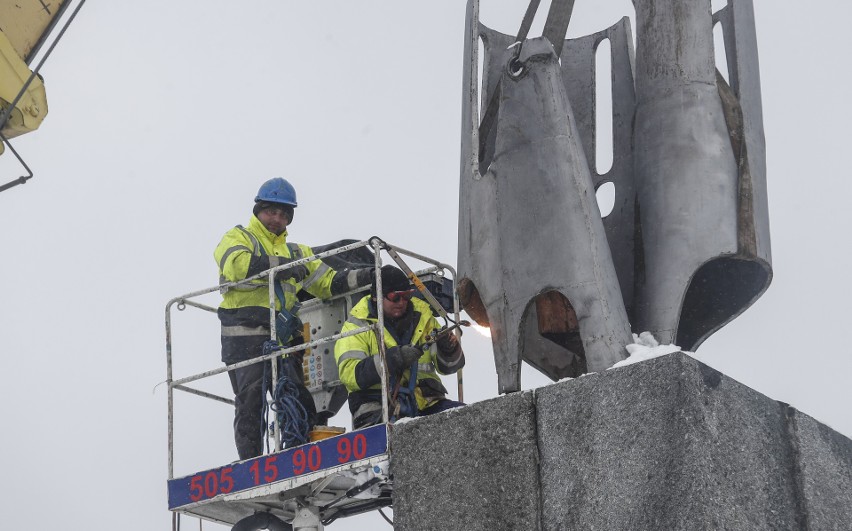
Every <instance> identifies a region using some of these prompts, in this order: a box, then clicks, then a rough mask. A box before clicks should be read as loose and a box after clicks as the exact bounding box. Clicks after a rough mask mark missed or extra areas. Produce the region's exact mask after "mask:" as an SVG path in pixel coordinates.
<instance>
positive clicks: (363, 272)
mask: <svg viewBox="0 0 852 531" xmlns="http://www.w3.org/2000/svg"><path fill="white" fill-rule="evenodd" d="M375 278H376V270H375V269H373V268H372V267H365V268H363V269H359V270H358V271H356V272H355V282H356V283H357V284H358V285H357V286H350V288H351V289H355V288H363V287H364V286H369V285H371V284H372V283H373V280H374V279H375Z"/></svg>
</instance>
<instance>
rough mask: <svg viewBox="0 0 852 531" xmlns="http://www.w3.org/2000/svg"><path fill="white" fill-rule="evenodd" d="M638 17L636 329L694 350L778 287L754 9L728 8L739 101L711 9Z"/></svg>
mask: <svg viewBox="0 0 852 531" xmlns="http://www.w3.org/2000/svg"><path fill="white" fill-rule="evenodd" d="M635 5H636V13H637V24H636V27H637V44H636V98H637V108H636V119H635V129H634V146H635V152H634V156H635V171H636V173H635V177H636V190H637V196H636V208H637V216H638V220H639V224H640V226H639V227H638V230H637V233H636V234H637V237H638V239H637V241H636V242H635V244H636V253H637V257H636V272H635V276H636V284H635V296H636V299H635V306H634V314H633V316H634V325H635V328H636V329H638V330H650V331H652V332H653V333H654V335H655V336H657V338H658V339H659V340H660V341H661V342H665V343H669V342H674V343H677V344H678V345H680V346H681V347H684V348H685V349H687V350H695V348H697V347H698V345H700V344H701V342H702V341H704V339H706V338H707V337H708V336H709V335H710V334H712V333H713V332H715V331H716V330H718V329H719V328H721V327H722V326H724V324H726V323H727V322H729V321H730V320H732V319H733V318H734V317H736V316H737V315H739V314H740V313H741V312H743V311H744V310H745V309H746V308H747V307H748V306H750V305H751V304H752V303H753V302H754V301H755V300H756V299H757V298H758V297H759V296H760V295H761V294H762V293H763V291H765V290H766V288H767V287H768V285H769V282H770V280H771V275H772V272H771V265H770V263H771V257H770V248H769V219H768V209H767V207H766V175H765V163H764V146H763V126H762V118H761V111H760V96H759V93H760V89H759V79H758V78H757V75H758V74H757V71H758V65H757V51H756V46H755V40H754V20H753V14H752V11H751V1H750V0H729V5H728V7H727V8H726V9H727V10H729V11H728V12H727V15H725V17H726V19H728V22H727V23H726V24H727V28H726V34H727V35H726V39H727V41H728V42H729V43H730V45H729V46H728V48H733V50H729V58H732V59H733V63H732V71H733V72H735V73H736V80H737V85H736V86H735V87H734V88H733V89H732V88H731V87H729V86H728V85H727V83H725V81H724V79H722V78H721V76H719V75H718V73H717V71H716V67H715V61H714V47H713V19H712V15H711V6H710V0H636V2H635ZM729 62H731V61H730V60H729ZM732 77H734V76H732Z"/></svg>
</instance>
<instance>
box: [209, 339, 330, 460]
mask: <svg viewBox="0 0 852 531" xmlns="http://www.w3.org/2000/svg"><path fill="white" fill-rule="evenodd" d="M240 339H242V340H243V341H242V342H241V343H242V345H241V346H243V347H244V348H245V347H246V346H247V345H246V344H247V343H248V342H249V341H248V339H249V338H240ZM264 341H266V338H258V339H257V340H256V342H257V345H255V349H254V350H255V351H256V352H257V355H258V356H260V355H261V354H262V353H263V342H264ZM224 344H225V341H223V345H224ZM229 346H230V345H229ZM243 352H245V351H243ZM231 363H235V362H234V361H231ZM264 367H266V388H267V390H268V393H269V394H270V395H271V394H272V392H273V388H272V365H271V363H270V362H269V361H265V362H263V363H255V364H253V365H249V366H248V367H243V368H241V369H234V370H232V371H228V377H229V378H230V380H231V388H232V389H233V391H234V402H235V404H234V406H235V411H234V442H235V443H236V446H237V453H238V454H239V456H240V460H244V459H250V458H252V457H257V456H259V455H260V454H262V453H263V440H264V437H263V434H264V428H265V427H264V425H263V412H262V408H263V402H264V400H266V397H265V396H264V394H263V380H264ZM278 375H279V377H281V376H282V375H286V376H287V377H289V378H290V379H291V380H292V381H294V382H296V383H297V384H298V387H299V401H300V402H301V404H302V406H303V407H304V408H305V411H306V412H307V414H308V424H309V425H310V426H311V428H313V426H314V425H315V424H316V406H315V405H314V401H313V397H312V396H311V393H310V392H309V391H308V390H307V389H306V388H305V386H304V375H303V373H302V356H301V355H291V356H289V357H287V359H284V360H280V363H279V364H278ZM269 418H270V419H274V418H275V415H274V414H270V415H269Z"/></svg>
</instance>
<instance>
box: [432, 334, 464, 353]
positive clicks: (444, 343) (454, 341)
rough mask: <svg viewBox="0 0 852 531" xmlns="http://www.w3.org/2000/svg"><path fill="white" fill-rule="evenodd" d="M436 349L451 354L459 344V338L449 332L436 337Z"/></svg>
mask: <svg viewBox="0 0 852 531" xmlns="http://www.w3.org/2000/svg"><path fill="white" fill-rule="evenodd" d="M437 343H438V349H439V350H440V351H441V352H443V353H444V354H452V353H453V352H455V351H456V349H457V348H458V346H459V338H457V337H456V335H455V334H453V333H452V332H450V333H449V334H444V335H442V336H441V337H439V338H438V341H437Z"/></svg>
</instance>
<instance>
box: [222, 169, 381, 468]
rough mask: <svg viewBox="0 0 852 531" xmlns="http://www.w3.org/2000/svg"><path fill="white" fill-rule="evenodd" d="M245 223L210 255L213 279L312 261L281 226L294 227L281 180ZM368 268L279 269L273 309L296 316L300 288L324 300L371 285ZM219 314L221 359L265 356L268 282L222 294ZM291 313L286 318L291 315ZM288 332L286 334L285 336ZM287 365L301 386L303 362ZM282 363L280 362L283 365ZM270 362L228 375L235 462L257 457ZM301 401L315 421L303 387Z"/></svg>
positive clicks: (261, 193)
mask: <svg viewBox="0 0 852 531" xmlns="http://www.w3.org/2000/svg"><path fill="white" fill-rule="evenodd" d="M254 201H255V203H254V208H253V210H252V213H253V215H252V217H251V220H250V221H249V223H248V225H247V226H245V227H243V226H241V225H237V226H236V227H234V228H233V229H231V230H229V231H228V232H227V233H225V235H224V236H223V237H222V241H221V242H219V245H218V246H217V247H216V250H215V251H214V253H213V256H214V258H215V259H216V263H217V265H218V266H219V275H220V277H219V281H220V283H222V284H224V283H227V282H237V281H240V280H244V279H246V278H247V277H251V276H253V275H256V274H258V273H261V272H263V271H265V270H267V269H270V268H272V267H276V266H279V265H282V264H286V263H289V262H291V261H294V260H298V259H301V258H305V257H308V256H313V254H314V253H313V251H312V250H311V248H310V247H308V246H307V245H302V244H298V243H293V242H288V241H287V236H288V233H287V228H288V227H289V226H290V224H291V223H293V216H294V212H295V209H296V207H297V206H298V202H297V201H296V190H295V189H294V188H293V185H292V184H290V183H289V182H288V181H287V180H286V179H283V178H281V177H276V178H274V179H270V180H268V181H266V182H265V183H263V185H261V187H260V190H258V192H257V196H256V197H255V199H254ZM371 272H372V269H371V268H364V269H355V270H349V269H342V270H340V271H335V270H334V269H332V268H331V267H329V266H328V265H327V264H325V263H323V262H321V261H319V260H312V261H309V262H306V263H304V264H302V265H298V266H294V267H291V268H287V269H282V270H280V271H279V272H278V273H277V275H276V278H275V282H276V286H275V291H276V295H277V296H276V302H275V304H276V310H277V311H278V312H279V314H278V315H279V316H282V315H285V316H287V315H289V316H290V317H295V315H293V314H295V313H296V312H297V309H298V300H299V298H298V293H299V291H300V290H303V291H305V292H307V293H308V294H310V295H312V296H314V297H318V298H321V299H326V298H329V297H332V296H334V295H339V294H342V293H346V292H348V291H352V290H354V289H356V288H359V287H361V286H366V285H368V284H370V282H371ZM223 291H224V293H223V296H222V303H221V305H220V306H219V309H218V315H219V320H220V322H221V325H222V326H221V328H222V361H223V362H225V363H226V364H229V365H230V364H233V363H237V362H240V361H244V360H249V359H252V358H256V357H258V356H261V355H263V348H264V343H265V342H267V341H269V339H270V324H269V287H268V283H267V277H261V278H259V279H256V280H254V281H251V282H250V283H248V284H240V285H237V286H233V287H230V288H228V289H227V290H223ZM290 312H292V314H291V313H290ZM276 332H278V333H279V339H280V340H281V342H282V343H284V344H299V342H300V335H299V332H300V330H293V331H292V335H288V337H287V338H282V337H281V329H280V328H279V327H278V324H276ZM287 333H288V334H289V332H287ZM289 359H291V360H294V363H292V364H290V365H288V366H285V367H284V370H285V371H287V370H288V369H289V373H290V375H291V376H292V377H293V378H296V379H298V382H299V383H301V382H302V379H303V376H302V371H301V359H299V357H298V356H295V357H291V358H289ZM285 361H286V360H285ZM270 373H271V371H270V370H269V362H263V363H255V364H253V365H249V366H247V367H243V368H240V369H235V370H232V371H229V372H228V376H229V377H230V379H231V387H232V388H233V390H234V394H235V406H236V411H235V416H234V439H235V442H236V445H237V452H238V453H239V456H240V459H248V458H251V457H255V456H258V455H260V454H261V453H263V439H264V436H263V433H264V428H265V426H264V422H263V419H262V407H263V405H264V396H263V395H264V389H265V388H268V387H269V380H270V376H269V375H270ZM300 402H301V403H302V405H303V407H304V408H305V409H306V410H307V411H308V412H309V415H310V416H313V417H314V418H312V419H311V422H312V423H313V422H314V421H315V420H316V419H315V415H316V408H315V406H314V403H313V399H312V398H311V395H310V393H309V392H308V391H307V389H305V388H304V385H303V384H301V389H300Z"/></svg>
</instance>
